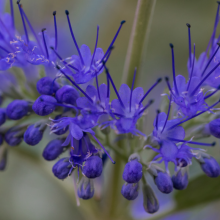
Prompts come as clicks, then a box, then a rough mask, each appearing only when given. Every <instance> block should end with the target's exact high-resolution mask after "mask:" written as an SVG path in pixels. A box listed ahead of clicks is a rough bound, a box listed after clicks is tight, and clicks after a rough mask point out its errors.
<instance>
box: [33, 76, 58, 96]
mask: <svg viewBox="0 0 220 220" xmlns="http://www.w3.org/2000/svg"><path fill="white" fill-rule="evenodd" d="M58 89H59V84H58V83H57V82H54V80H53V78H51V77H48V76H46V77H43V78H41V79H40V80H39V81H38V82H37V91H38V92H39V93H40V94H41V95H54V94H55V93H56V92H57V90H58Z"/></svg>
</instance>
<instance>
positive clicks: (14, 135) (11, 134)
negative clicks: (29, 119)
mask: <svg viewBox="0 0 220 220" xmlns="http://www.w3.org/2000/svg"><path fill="white" fill-rule="evenodd" d="M22 137H23V134H19V132H18V131H13V130H12V129H9V130H8V131H7V132H6V134H5V141H6V143H7V144H8V145H9V146H17V145H19V144H20V143H21V141H22Z"/></svg>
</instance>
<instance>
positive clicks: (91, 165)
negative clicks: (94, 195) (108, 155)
mask: <svg viewBox="0 0 220 220" xmlns="http://www.w3.org/2000/svg"><path fill="white" fill-rule="evenodd" d="M82 172H83V174H84V175H85V176H86V177H88V178H91V179H93V178H96V177H99V176H100V175H101V174H102V159H101V158H100V157H99V156H91V157H89V158H88V159H87V160H86V162H85V165H84V166H83V169H82Z"/></svg>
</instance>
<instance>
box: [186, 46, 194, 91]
mask: <svg viewBox="0 0 220 220" xmlns="http://www.w3.org/2000/svg"><path fill="white" fill-rule="evenodd" d="M195 54H196V47H195V44H194V47H193V64H192V69H191V74H190V78H189V83H188V86H187V91H189V86H190V83H191V80H192V76H193V69H194V62H195Z"/></svg>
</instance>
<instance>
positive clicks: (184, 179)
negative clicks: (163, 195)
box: [172, 170, 188, 190]
mask: <svg viewBox="0 0 220 220" xmlns="http://www.w3.org/2000/svg"><path fill="white" fill-rule="evenodd" d="M172 182H173V187H174V188H175V189H177V190H183V189H186V187H187V185H188V174H187V172H183V173H182V171H181V170H180V171H179V172H178V173H177V174H176V175H173V176H172Z"/></svg>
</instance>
